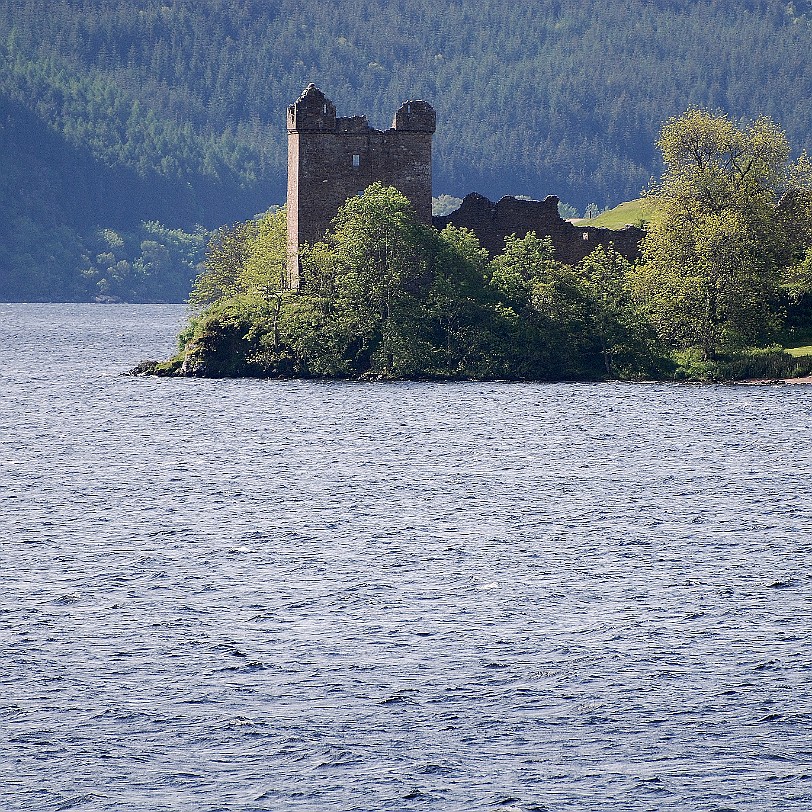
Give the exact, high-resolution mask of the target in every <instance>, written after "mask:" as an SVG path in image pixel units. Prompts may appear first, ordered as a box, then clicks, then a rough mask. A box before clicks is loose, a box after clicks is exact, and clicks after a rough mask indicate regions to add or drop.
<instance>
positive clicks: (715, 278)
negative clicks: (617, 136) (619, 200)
mask: <svg viewBox="0 0 812 812" xmlns="http://www.w3.org/2000/svg"><path fill="white" fill-rule="evenodd" d="M657 143H658V146H659V148H660V150H661V152H662V155H663V161H664V163H665V167H666V169H665V172H664V174H663V175H662V177H661V179H660V180H659V182H658V183H657V184H655V185H654V186H653V188H652V189H651V190H650V192H649V194H648V197H647V203H648V207H649V211H650V221H649V229H648V234H647V237H646V239H645V241H644V244H643V257H644V260H645V264H644V265H643V266H642V268H641V271H640V274H639V276H638V279H637V289H638V295H639V297H640V301H641V303H642V306H643V307H644V308H645V310H646V312H647V314H648V316H649V317H650V319H651V320H652V322H653V323H654V324H655V325H656V327H657V329H658V330H659V332H660V334H661V335H662V336H663V338H665V339H667V340H668V341H670V342H671V344H672V345H673V346H676V347H688V346H697V347H699V348H700V349H701V352H702V354H703V356H704V357H705V358H706V359H713V358H715V357H716V356H717V355H718V354H719V353H720V352H725V351H733V350H736V349H739V348H742V347H744V346H747V345H750V344H756V343H763V342H765V341H767V340H768V339H769V337H770V336H771V335H773V334H774V332H775V330H776V328H777V326H778V324H779V316H780V313H779V309H778V305H779V292H780V283H781V268H782V267H783V266H784V264H785V263H786V262H787V261H788V259H789V255H788V251H789V248H788V246H787V244H786V241H785V239H782V237H783V235H785V234H786V228H785V223H784V221H783V219H782V214H781V210H780V207H779V205H778V204H779V199H780V198H781V195H782V194H783V193H784V192H785V191H786V189H787V186H788V183H789V181H790V176H791V173H790V162H789V144H788V142H787V138H786V136H785V134H784V132H783V131H782V130H781V129H780V127H778V126H777V125H776V124H775V123H773V122H772V121H771V120H770V119H768V118H759V119H757V120H755V121H753V122H750V123H744V124H736V123H735V122H733V121H732V120H731V119H730V118H729V117H728V116H726V115H724V114H721V113H710V112H707V111H704V110H699V109H696V108H694V109H690V110H688V112H686V113H685V114H683V115H682V116H679V117H676V118H672V119H670V120H669V121H668V122H667V123H666V124H665V125H664V127H663V129H662V132H661V135H660V138H659V140H658V142H657Z"/></svg>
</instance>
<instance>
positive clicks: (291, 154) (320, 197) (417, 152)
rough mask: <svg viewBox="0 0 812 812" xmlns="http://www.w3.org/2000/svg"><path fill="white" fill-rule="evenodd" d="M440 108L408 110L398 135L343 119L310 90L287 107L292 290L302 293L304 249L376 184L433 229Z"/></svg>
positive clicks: (401, 114) (417, 104)
mask: <svg viewBox="0 0 812 812" xmlns="http://www.w3.org/2000/svg"><path fill="white" fill-rule="evenodd" d="M436 122H437V117H436V115H435V112H434V108H433V107H432V106H431V105H430V104H429V103H428V102H424V101H420V100H413V101H407V102H404V103H403V104H402V105H401V107H400V109H399V110H398V111H397V113H395V118H394V121H393V122H392V128H391V129H389V130H385V131H381V130H375V129H373V128H372V127H370V126H369V124H368V123H367V119H366V116H349V117H337V116H336V108H335V105H334V104H333V103H332V102H331V101H330V100H329V99H328V98H327V97H326V96H325V95H324V93H322V92H321V91H320V90H319V89H318V88H317V87H316V86H315V85H313V84H310V85H308V86H307V88H306V90H305V91H304V93H302V95H301V96H300V97H299V98H298V99H297V100H296V101H295V102H294V103H293V104H292V105H291V106H290V107H288V279H287V284H288V287H289V288H290V289H292V290H297V289H298V287H299V258H298V257H299V246H300V245H302V244H303V243H309V244H313V243H314V242H316V241H317V240H320V239H321V238H322V237H323V236H324V234H325V232H326V231H327V229H328V227H329V225H330V221H331V220H332V219H333V217H335V215H336V213H337V212H338V210H339V208H340V207H341V206H343V205H344V203H345V202H346V201H347V199H348V198H350V197H352V196H353V195H356V194H359V193H361V192H363V191H364V189H366V188H367V186H369V185H370V184H372V183H375V181H380V182H381V183H383V184H385V185H387V186H394V187H395V188H396V189H397V190H398V191H400V192H402V193H403V194H404V195H406V197H407V198H409V201H410V202H411V204H412V206H414V209H415V212H417V216H418V218H419V219H420V220H421V221H422V222H424V223H426V224H427V225H431V138H432V135H433V134H434V130H435V128H436Z"/></svg>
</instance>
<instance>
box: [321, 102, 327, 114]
mask: <svg viewBox="0 0 812 812" xmlns="http://www.w3.org/2000/svg"><path fill="white" fill-rule="evenodd" d="M321 112H322V114H323V115H325V116H326V115H327V105H326V104H325V105H324V107H322V108H321Z"/></svg>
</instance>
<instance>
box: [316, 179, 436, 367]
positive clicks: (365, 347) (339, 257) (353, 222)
mask: <svg viewBox="0 0 812 812" xmlns="http://www.w3.org/2000/svg"><path fill="white" fill-rule="evenodd" d="M432 239H433V238H432V233H431V230H430V229H429V228H427V227H426V226H424V225H422V224H421V223H419V222H418V221H417V219H416V217H415V214H414V210H413V209H412V206H411V204H410V203H409V201H408V199H407V198H406V197H405V196H404V195H403V194H402V193H400V192H398V191H397V190H396V189H394V188H392V187H386V186H383V185H382V184H380V183H374V184H372V185H371V186H370V187H368V188H367V189H366V190H365V191H364V192H363V193H362V194H361V195H359V196H357V197H352V198H350V199H349V200H348V201H347V202H346V203H345V205H344V206H342V208H341V209H340V210H339V212H338V214H337V215H336V217H335V219H334V220H333V225H332V230H331V232H330V234H329V235H328V237H327V241H326V246H321V247H317V248H316V250H314V251H312V252H310V253H309V254H307V255H306V257H305V260H304V262H303V272H304V275H305V292H309V291H312V292H317V293H322V294H326V298H327V307H328V313H329V316H330V321H329V323H330V326H331V331H332V336H333V343H334V348H335V351H336V353H338V354H339V355H340V356H341V358H342V359H343V362H345V363H346V364H348V365H349V366H348V368H352V369H354V370H356V371H360V372H370V373H373V374H375V373H380V374H383V375H386V376H393V375H394V376H408V375H412V374H415V373H416V372H417V371H418V370H419V369H421V368H424V367H425V365H426V364H427V355H430V352H431V349H430V345H429V344H428V342H427V341H426V339H425V338H424V334H425V332H426V325H425V323H424V313H423V310H422V308H421V306H420V301H421V299H422V297H423V296H425V293H426V291H427V290H428V288H429V286H430V284H431V281H432V257H431V243H432ZM308 276H310V277H311V281H309V282H308Z"/></svg>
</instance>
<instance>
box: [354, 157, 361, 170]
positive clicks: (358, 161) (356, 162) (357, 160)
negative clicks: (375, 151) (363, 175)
mask: <svg viewBox="0 0 812 812" xmlns="http://www.w3.org/2000/svg"><path fill="white" fill-rule="evenodd" d="M352 165H353V168H354V169H358V167H359V166H361V156H360V155H353V156H352Z"/></svg>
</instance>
